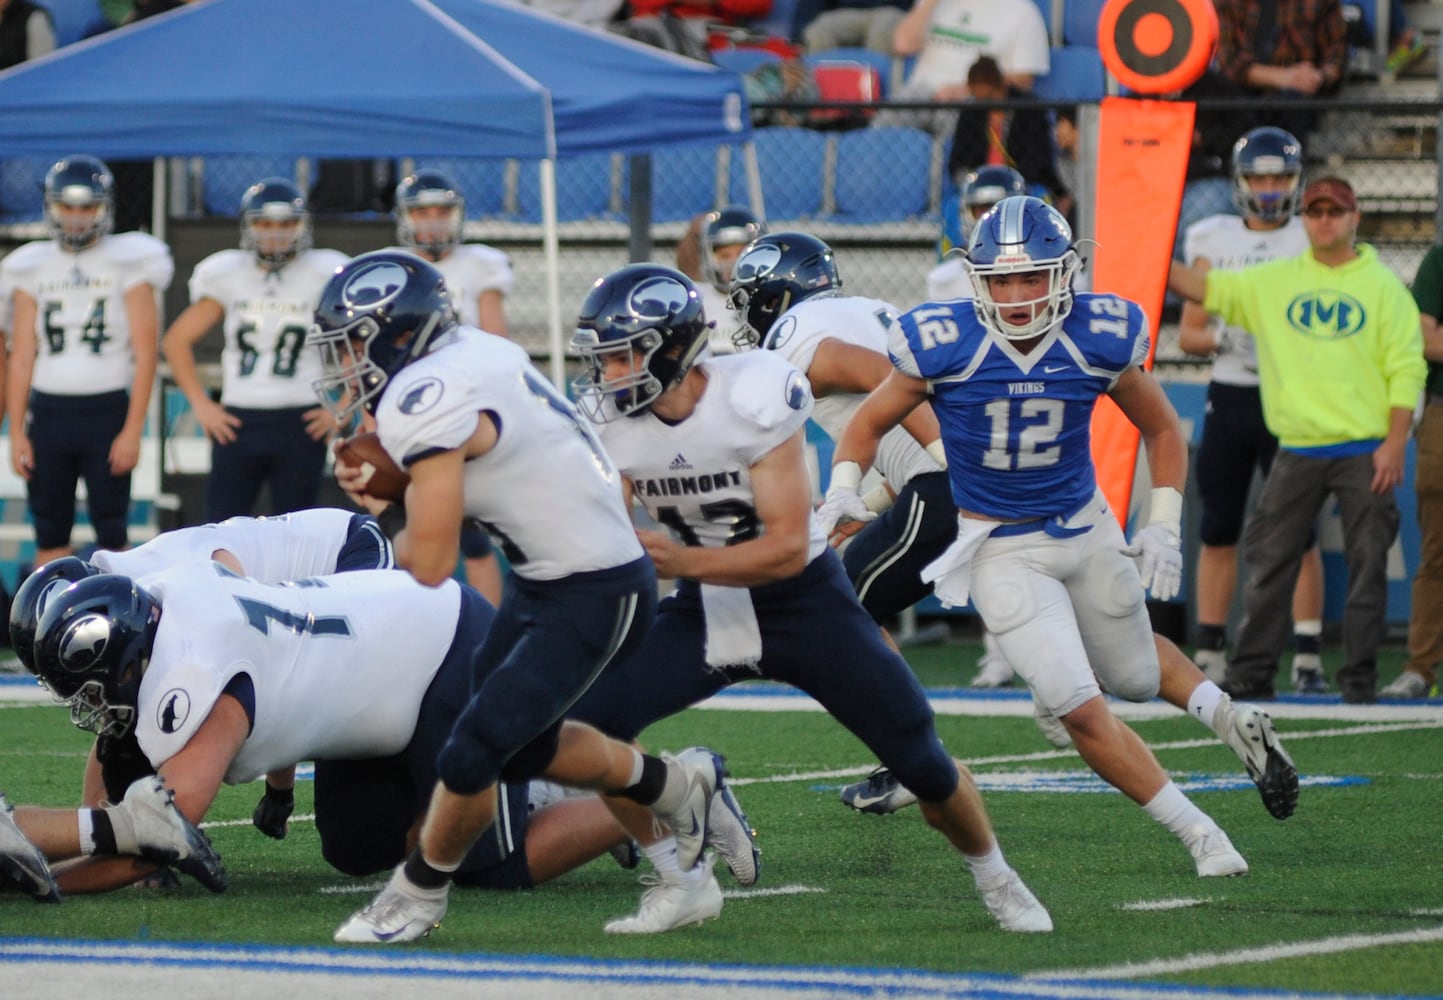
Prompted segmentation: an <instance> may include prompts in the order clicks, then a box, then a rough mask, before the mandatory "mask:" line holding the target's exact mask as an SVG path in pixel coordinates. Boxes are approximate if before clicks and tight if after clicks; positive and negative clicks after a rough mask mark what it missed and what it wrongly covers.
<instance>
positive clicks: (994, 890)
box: [977, 871, 1052, 934]
mask: <svg viewBox="0 0 1443 1000" xmlns="http://www.w3.org/2000/svg"><path fill="white" fill-rule="evenodd" d="M977 891H978V892H980V893H981V894H982V902H983V903H984V904H985V905H986V906H987V912H989V913H991V914H992V916H994V917H996V918H997V923H998V924H1000V925H1001V926H1002V929H1003V930H1004V931H1013V932H1015V933H1018V934H1047V933H1049V932H1051V930H1052V917H1051V916H1050V915H1049V914H1048V912H1047V908H1046V907H1044V906H1043V905H1042V904H1041V903H1039V902H1038V901H1037V897H1036V896H1034V895H1032V890H1031V889H1029V888H1027V886H1026V885H1025V884H1024V883H1023V881H1022V876H1021V875H1018V874H1017V873H1016V872H1015V871H1009V872H1008V873H1007V875H1006V876H1005V877H1003V878H1001V879H998V880H996V881H995V882H993V883H991V884H990V885H981V884H980V883H979V884H978V886H977Z"/></svg>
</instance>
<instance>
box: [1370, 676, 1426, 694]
mask: <svg viewBox="0 0 1443 1000" xmlns="http://www.w3.org/2000/svg"><path fill="white" fill-rule="evenodd" d="M1378 697H1379V698H1401V699H1404V700H1407V701H1413V700H1416V699H1418V698H1426V697H1428V682H1427V681H1426V680H1425V679H1424V678H1423V675H1422V674H1420V673H1415V672H1414V671H1412V670H1405V671H1403V672H1402V673H1401V674H1399V675H1398V676H1397V678H1396V679H1395V680H1394V681H1393V683H1391V684H1389V685H1388V686H1387V687H1385V688H1384V689H1383V690H1381V691H1379V692H1378Z"/></svg>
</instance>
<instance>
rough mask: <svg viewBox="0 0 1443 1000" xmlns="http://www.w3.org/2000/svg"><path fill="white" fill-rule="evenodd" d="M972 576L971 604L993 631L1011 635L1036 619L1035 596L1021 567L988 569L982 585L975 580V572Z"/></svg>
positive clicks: (1011, 565)
mask: <svg viewBox="0 0 1443 1000" xmlns="http://www.w3.org/2000/svg"><path fill="white" fill-rule="evenodd" d="M973 574H974V575H973V589H972V600H973V603H975V604H976V605H977V607H978V610H979V611H983V616H982V617H983V619H984V620H985V621H986V622H987V627H988V628H989V629H991V630H992V631H993V632H1011V631H1012V630H1013V629H1015V628H1017V627H1018V626H1020V625H1024V624H1026V623H1027V622H1029V621H1031V620H1032V619H1033V618H1035V617H1037V595H1036V594H1035V593H1033V591H1032V586H1031V584H1030V583H1029V582H1028V579H1027V573H1026V571H1025V570H1024V569H1023V568H1022V567H1021V566H1019V565H1017V564H1015V563H1012V564H1010V565H998V566H996V567H995V568H988V570H987V571H986V574H985V580H986V582H985V583H983V582H982V580H979V579H978V578H977V573H976V570H975V569H974V571H973ZM984 594H985V596H984ZM984 607H985V610H984Z"/></svg>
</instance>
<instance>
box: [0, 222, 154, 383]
mask: <svg viewBox="0 0 1443 1000" xmlns="http://www.w3.org/2000/svg"><path fill="white" fill-rule="evenodd" d="M174 272H175V263H174V261H172V260H171V257H170V248H169V247H168V246H166V245H165V244H164V243H162V242H161V241H160V240H158V239H156V238H155V237H153V236H148V235H146V234H145V233H119V234H116V235H114V236H106V237H104V238H102V239H101V240H100V241H99V242H97V243H96V244H95V245H94V246H91V247H87V248H86V249H84V250H81V251H80V252H79V253H67V252H65V251H64V250H61V249H60V248H59V247H58V246H56V244H55V243H54V241H52V240H38V241H36V242H34V243H27V244H25V245H24V246H22V247H20V248H18V249H16V250H15V251H14V252H12V253H11V254H10V255H9V256H8V257H6V258H5V261H4V263H3V264H0V290H3V293H4V295H5V296H6V298H8V297H9V296H10V294H11V293H12V292H13V291H14V290H16V289H19V290H21V291H24V292H26V293H28V294H29V295H30V296H32V297H33V298H34V299H35V308H36V313H35V338H36V341H37V352H36V356H35V370H34V372H33V373H32V375H31V379H30V387H31V388H32V389H34V390H36V391H37V392H47V393H53V394H55V395H59V396H90V395H96V394H98V393H102V392H114V391H116V390H119V389H129V388H130V380H131V377H132V374H133V372H134V357H133V356H132V355H131V351H130V316H129V315H128V314H127V312H126V309H125V293H126V292H128V291H130V290H131V289H132V288H134V287H135V286H136V285H140V284H149V285H151V286H152V287H153V288H154V289H155V290H156V291H157V292H161V291H164V290H165V289H166V288H167V287H169V285H170V279H171V276H172V275H173V274H174Z"/></svg>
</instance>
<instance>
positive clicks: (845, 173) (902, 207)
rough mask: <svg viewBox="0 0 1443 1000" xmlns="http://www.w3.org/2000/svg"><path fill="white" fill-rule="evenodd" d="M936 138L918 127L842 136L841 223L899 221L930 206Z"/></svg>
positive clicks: (838, 198) (838, 179) (839, 164)
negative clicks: (934, 142)
mask: <svg viewBox="0 0 1443 1000" xmlns="http://www.w3.org/2000/svg"><path fill="white" fill-rule="evenodd" d="M932 154H933V139H932V134H931V133H930V132H927V131H924V130H923V129H918V128H863V129H856V130H854V131H851V132H844V133H842V134H841V135H839V136H838V137H837V161H836V174H835V176H836V215H835V218H836V220H837V221H839V222H897V221H901V220H903V219H915V218H918V217H920V216H925V215H926V214H927V213H928V211H929V210H930V207H931V189H932Z"/></svg>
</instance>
